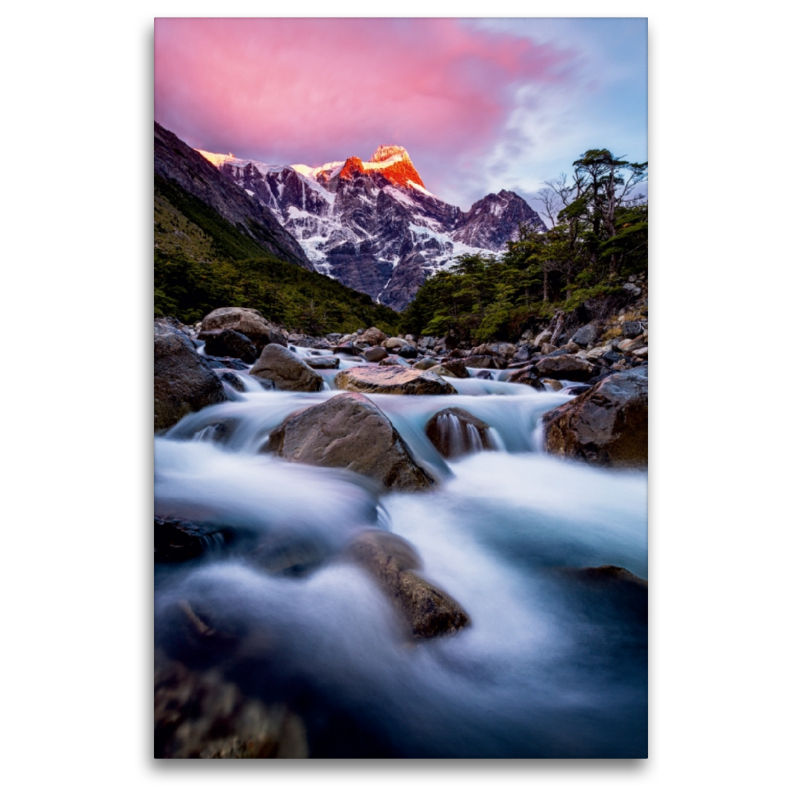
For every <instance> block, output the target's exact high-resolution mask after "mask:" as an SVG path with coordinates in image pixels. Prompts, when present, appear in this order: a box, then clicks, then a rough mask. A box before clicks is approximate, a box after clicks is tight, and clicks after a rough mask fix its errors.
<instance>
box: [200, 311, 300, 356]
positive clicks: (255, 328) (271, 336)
mask: <svg viewBox="0 0 800 800" xmlns="http://www.w3.org/2000/svg"><path fill="white" fill-rule="evenodd" d="M222 329H225V330H233V331H237V332H239V333H243V334H244V335H245V336H246V337H247V338H248V339H249V340H250V341H251V342H253V344H254V345H255V346H256V348H262V347H266V346H267V345H268V344H281V345H284V346H285V345H287V344H288V339H287V338H286V336H285V334H284V333H283V332H282V331H281V329H280V328H279V327H278V326H277V325H274V324H273V323H271V322H269V321H268V320H267V319H266V318H265V317H264V315H263V314H262V313H261V312H260V311H256V309H254V308H241V307H238V306H234V307H230V308H216V309H214V311H212V312H211V313H209V314H206V316H205V317H204V318H203V321H202V322H201V323H200V330H201V331H213V330H222Z"/></svg>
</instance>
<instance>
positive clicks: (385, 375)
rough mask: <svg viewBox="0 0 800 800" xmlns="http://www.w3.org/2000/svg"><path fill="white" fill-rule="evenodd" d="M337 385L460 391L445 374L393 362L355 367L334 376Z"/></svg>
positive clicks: (423, 391) (357, 388)
mask: <svg viewBox="0 0 800 800" xmlns="http://www.w3.org/2000/svg"><path fill="white" fill-rule="evenodd" d="M334 383H335V384H336V388H337V389H344V390H346V391H349V392H367V393H380V394H458V392H457V391H456V390H455V389H454V388H453V386H452V385H451V384H449V383H448V382H447V381H446V380H445V379H444V378H441V377H439V376H438V375H434V374H432V373H430V372H420V371H419V370H417V369H409V368H406V367H393V366H392V367H390V366H386V367H383V366H372V365H370V366H364V367H351V368H350V369H346V370H343V371H342V372H339V373H338V374H337V375H336V378H335V379H334Z"/></svg>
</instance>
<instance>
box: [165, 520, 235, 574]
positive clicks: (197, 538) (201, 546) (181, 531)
mask: <svg viewBox="0 0 800 800" xmlns="http://www.w3.org/2000/svg"><path fill="white" fill-rule="evenodd" d="M229 538H230V535H229V534H228V533H227V532H224V531H220V530H219V529H217V528H213V527H209V526H203V525H198V524H197V523H195V522H189V521H187V520H184V519H175V518H172V519H166V518H164V517H155V518H154V520H153V558H154V559H155V561H156V563H160V564H176V563H180V562H182V561H188V560H190V559H192V558H198V557H199V556H202V555H203V554H204V553H206V552H208V551H209V550H212V549H216V548H217V547H221V546H223V545H224V544H225V543H226V542H227V541H228V539H229Z"/></svg>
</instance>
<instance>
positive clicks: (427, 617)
mask: <svg viewBox="0 0 800 800" xmlns="http://www.w3.org/2000/svg"><path fill="white" fill-rule="evenodd" d="M347 555H348V556H349V557H350V558H352V559H353V560H354V561H355V562H356V563H357V564H359V565H360V566H361V567H363V568H364V569H365V570H366V571H367V572H369V574H370V575H372V577H373V578H374V579H375V580H376V581H377V583H378V585H379V586H380V588H381V591H383V592H384V594H386V595H387V596H388V597H389V599H390V600H391V601H392V605H393V606H394V607H395V608H396V609H397V611H399V612H400V615H401V616H402V618H403V620H404V622H405V624H406V626H407V627H408V629H409V632H410V633H411V635H412V636H413V637H414V638H416V639H430V638H433V637H437V636H450V635H452V634H454V633H457V632H458V631H459V630H461V628H463V627H465V626H467V625H469V622H470V620H469V617H468V616H467V613H466V612H465V611H464V609H463V608H461V606H460V605H459V604H458V603H457V602H456V601H455V600H453V598H452V597H450V596H449V595H448V594H446V593H445V592H443V591H442V590H441V589H437V588H436V587H435V586H432V585H431V584H430V583H428V582H427V581H426V580H425V579H424V578H421V577H420V576H419V575H417V574H415V573H414V572H411V570H413V569H419V568H420V567H421V566H422V565H421V563H420V560H419V556H418V555H417V553H416V551H415V550H414V549H413V548H412V547H411V545H410V544H409V543H408V542H407V541H406V540H405V539H403V538H401V537H400V536H396V535H395V534H393V533H387V532H386V531H379V530H371V531H366V532H364V533H362V534H361V535H359V536H358V538H356V539H355V540H354V541H353V542H351V544H350V546H349V547H348V549H347Z"/></svg>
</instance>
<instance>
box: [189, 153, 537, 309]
mask: <svg viewBox="0 0 800 800" xmlns="http://www.w3.org/2000/svg"><path fill="white" fill-rule="evenodd" d="M198 152H199V153H200V154H201V155H202V156H204V157H205V158H206V159H207V160H208V162H210V164H213V165H214V166H216V167H217V168H218V169H219V170H220V171H221V172H222V173H223V174H224V175H226V176H227V177H228V178H230V179H231V181H232V182H233V183H235V184H237V185H238V186H239V187H241V188H242V189H244V190H245V192H246V193H247V194H248V195H249V196H250V197H251V198H253V200H254V201H258V202H259V203H260V204H261V205H262V206H264V207H266V208H267V209H269V210H270V211H271V212H272V213H273V214H274V215H275V217H276V218H277V219H278V220H279V221H280V223H281V224H282V225H283V226H284V228H285V229H286V230H287V231H289V233H291V234H292V236H294V237H295V238H296V239H297V240H298V241H299V242H300V244H301V245H302V247H303V249H304V251H305V253H306V255H307V257H308V259H309V261H310V262H311V263H312V264H313V266H314V269H316V270H318V271H319V272H322V273H325V274H327V275H330V276H331V277H334V278H336V279H337V280H339V281H341V282H342V283H344V284H345V285H346V286H350V287H352V288H353V289H356V290H358V291H360V292H364V293H365V294H368V295H370V296H371V297H372V298H373V299H374V300H377V301H379V302H380V303H383V304H384V305H388V306H391V307H392V308H394V309H397V310H398V311H399V310H402V309H404V308H405V307H406V306H407V305H408V304H409V303H410V302H411V300H412V299H413V297H414V295H415V294H416V292H417V289H418V288H419V286H421V285H422V283H423V282H424V280H425V278H426V276H427V275H429V274H430V273H432V272H435V271H437V270H440V269H442V268H444V267H447V266H449V265H450V264H452V263H453V261H454V260H455V259H456V258H457V257H458V256H460V255H462V254H469V253H486V252H491V253H498V252H500V251H501V250H503V248H504V247H505V245H506V242H507V241H508V240H509V239H514V238H515V237H516V236H517V235H518V230H519V224H520V223H525V224H526V225H528V226H529V227H531V228H533V229H535V230H541V231H543V230H545V229H546V228H545V225H544V223H543V222H542V220H541V219H540V218H539V216H538V214H537V213H536V212H535V211H534V210H533V209H531V208H530V206H529V205H528V204H527V203H526V202H525V201H524V200H523V199H522V198H521V197H520V196H519V195H517V194H515V193H514V192H509V191H502V192H500V193H499V194H489V195H487V196H486V197H484V198H483V199H482V200H479V201H478V202H477V203H475V204H474V205H473V206H472V208H471V209H470V210H469V211H468V212H466V213H465V212H464V211H462V210H461V209H460V208H458V207H457V206H452V205H449V204H448V203H445V202H444V201H442V200H440V199H439V198H438V197H435V196H434V195H433V194H431V193H430V192H429V191H428V190H427V189H426V188H425V184H424V183H423V181H422V178H421V177H420V175H419V173H418V172H417V170H416V169H415V167H414V165H413V163H412V162H411V159H410V158H409V155H408V153H407V152H406V150H405V149H404V148H402V147H399V146H397V145H382V146H381V147H379V148H378V149H377V150H376V151H375V152H374V153H373V155H372V158H370V160H369V161H362V160H361V159H360V158H356V157H355V156H353V157H351V158H348V159H347V160H346V161H338V162H333V163H330V164H325V165H323V166H321V167H307V166H305V165H302V164H295V165H293V166H286V165H272V164H263V163H260V162H257V161H250V160H246V159H238V158H235V157H234V156H231V155H229V156H225V155H219V154H215V153H206V152H204V151H198Z"/></svg>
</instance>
